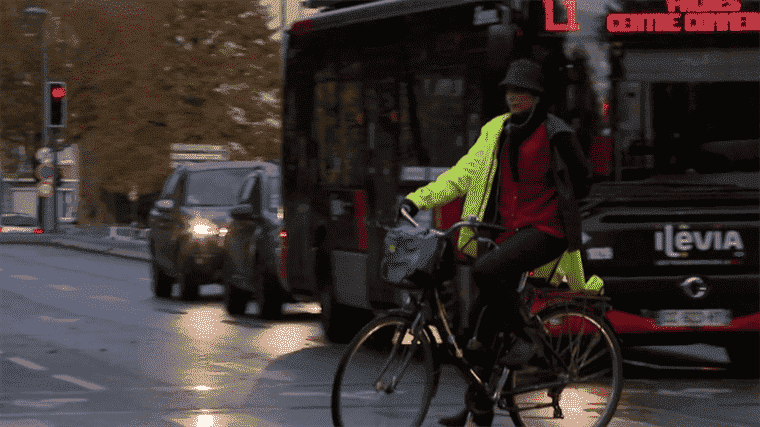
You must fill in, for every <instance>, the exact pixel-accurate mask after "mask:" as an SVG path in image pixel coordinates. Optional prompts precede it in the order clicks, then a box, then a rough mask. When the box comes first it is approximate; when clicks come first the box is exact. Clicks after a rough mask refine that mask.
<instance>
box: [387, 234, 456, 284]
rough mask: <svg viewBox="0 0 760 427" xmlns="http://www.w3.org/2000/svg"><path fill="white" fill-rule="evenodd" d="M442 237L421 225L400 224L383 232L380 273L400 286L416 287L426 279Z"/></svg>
mask: <svg viewBox="0 0 760 427" xmlns="http://www.w3.org/2000/svg"><path fill="white" fill-rule="evenodd" d="M444 240H445V239H443V237H441V236H440V235H438V234H435V233H433V232H431V231H430V230H428V229H424V228H413V227H409V226H401V227H396V228H392V229H390V230H389V231H388V233H387V234H386V235H385V241H384V248H383V259H382V261H381V263H380V275H381V277H382V279H383V280H385V281H386V282H388V283H390V284H392V285H394V286H397V287H401V288H412V289H413V288H420V287H422V286H423V285H424V283H426V282H429V280H425V279H429V278H431V276H432V275H433V273H434V272H435V269H436V264H437V263H438V259H439V256H440V253H441V249H442V247H443V243H444Z"/></svg>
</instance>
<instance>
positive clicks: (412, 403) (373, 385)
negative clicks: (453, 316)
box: [331, 316, 435, 427]
mask: <svg viewBox="0 0 760 427" xmlns="http://www.w3.org/2000/svg"><path fill="white" fill-rule="evenodd" d="M411 326H412V322H411V321H409V320H407V319H404V318H402V317H396V316H392V317H381V318H378V319H375V320H373V321H372V322H370V323H369V324H368V325H367V326H365V327H364V329H362V330H361V331H360V332H359V334H357V336H356V337H355V338H354V339H353V340H352V341H351V343H350V344H349V345H348V347H347V348H346V351H345V353H344V355H343V358H342V359H341V361H340V364H339V365H338V370H337V371H336V373H335V378H334V380H333V388H332V396H331V404H332V405H331V406H332V408H331V409H332V419H333V424H334V425H336V426H346V427H354V426H419V425H421V424H422V422H423V420H424V419H425V415H426V414H427V411H428V407H429V406H430V401H431V399H432V398H433V394H434V393H435V390H434V369H433V352H432V348H431V344H430V337H428V336H427V335H425V334H424V333H423V334H421V335H420V336H419V337H417V338H416V339H414V338H413V337H412V334H411Z"/></svg>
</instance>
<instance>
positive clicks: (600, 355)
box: [578, 348, 609, 369]
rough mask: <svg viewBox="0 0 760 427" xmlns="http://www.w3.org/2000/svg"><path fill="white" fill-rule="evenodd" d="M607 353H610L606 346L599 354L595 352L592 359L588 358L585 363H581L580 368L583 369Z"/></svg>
mask: <svg viewBox="0 0 760 427" xmlns="http://www.w3.org/2000/svg"><path fill="white" fill-rule="evenodd" d="M605 354H609V350H607V349H606V348H605V349H604V350H601V351H600V352H598V353H597V354H595V355H594V356H593V357H591V359H588V360H586V361H585V363H583V364H582V365H579V366H578V369H583V368H584V367H586V366H588V365H589V364H591V362H593V361H595V360H596V359H598V358H600V357H602V356H604V355H605Z"/></svg>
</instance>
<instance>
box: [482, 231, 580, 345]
mask: <svg viewBox="0 0 760 427" xmlns="http://www.w3.org/2000/svg"><path fill="white" fill-rule="evenodd" d="M566 249H567V240H565V239H560V238H556V237H553V236H550V235H548V234H545V233H543V232H541V231H539V230H537V229H536V228H533V227H529V228H525V229H522V230H519V231H518V232H517V233H515V234H514V235H513V236H512V237H510V238H509V239H507V240H505V241H504V242H502V243H501V244H500V245H499V246H497V247H496V248H495V249H493V250H492V251H490V252H488V253H487V254H485V255H483V256H482V257H480V258H478V260H477V261H476V262H475V265H474V269H473V281H474V283H475V286H476V287H477V288H478V290H479V291H480V292H479V295H478V298H476V300H475V303H474V304H473V311H472V312H471V317H470V319H472V318H473V316H475V318H476V319H477V316H478V315H479V314H480V309H481V307H482V305H483V304H484V303H486V302H491V303H492V304H491V307H490V309H487V310H486V315H484V318H483V320H482V321H481V325H485V326H486V327H487V328H489V327H490V334H491V335H494V334H495V333H496V332H498V331H499V330H504V327H506V326H509V327H510V329H511V330H515V328H517V329H518V330H521V329H522V326H523V325H522V323H523V322H522V317H521V316H520V314H519V311H518V307H519V305H520V303H519V299H518V294H517V285H518V281H519V278H520V275H521V274H522V273H523V272H525V271H528V270H533V269H534V268H538V267H540V266H542V265H544V264H546V263H548V262H550V261H551V260H553V259H556V258H557V257H559V256H560V255H562V252H564V251H565V250H566ZM494 301H497V302H498V306H497V305H496V304H493V302H494ZM487 331H488V329H487ZM484 338H488V336H484ZM489 343H490V341H489Z"/></svg>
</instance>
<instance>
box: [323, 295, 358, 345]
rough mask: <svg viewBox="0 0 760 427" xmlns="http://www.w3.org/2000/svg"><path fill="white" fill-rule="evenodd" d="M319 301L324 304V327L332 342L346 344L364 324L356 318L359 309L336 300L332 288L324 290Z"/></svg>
mask: <svg viewBox="0 0 760 427" xmlns="http://www.w3.org/2000/svg"><path fill="white" fill-rule="evenodd" d="M319 303H320V305H321V306H322V314H321V321H322V329H323V330H324V332H325V336H326V337H327V339H328V340H330V341H331V342H334V343H338V344H345V343H347V342H349V341H351V339H352V338H353V337H354V335H356V333H357V332H358V331H359V329H361V327H362V326H364V325H363V324H361V322H357V321H356V319H355V318H354V313H356V312H357V311H358V310H357V309H355V308H353V307H349V306H347V305H343V304H340V303H338V302H337V301H335V296H334V295H333V292H332V290H325V291H323V292H322V293H321V294H320V299H319Z"/></svg>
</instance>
